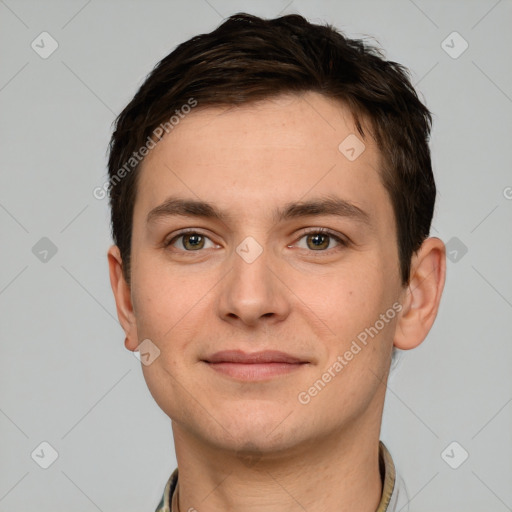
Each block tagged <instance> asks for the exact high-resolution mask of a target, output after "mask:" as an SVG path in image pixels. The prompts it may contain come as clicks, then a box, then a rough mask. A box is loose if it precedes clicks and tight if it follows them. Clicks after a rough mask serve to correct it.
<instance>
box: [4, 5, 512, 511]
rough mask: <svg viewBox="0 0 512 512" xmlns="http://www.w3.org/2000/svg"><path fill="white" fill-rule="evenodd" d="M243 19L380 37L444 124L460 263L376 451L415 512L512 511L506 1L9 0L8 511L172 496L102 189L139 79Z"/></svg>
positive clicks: (168, 457) (449, 209) (139, 503)
mask: <svg viewBox="0 0 512 512" xmlns="http://www.w3.org/2000/svg"><path fill="white" fill-rule="evenodd" d="M243 10H245V11H248V12H250V13H254V14H258V15H262V16H266V17H274V16H277V15H278V14H284V13H292V12H298V13H301V14H303V15H304V16H306V17H307V18H309V19H310V20H311V21H316V22H324V21H327V22H329V23H331V24H334V25H335V26H337V27H338V28H339V29H341V30H343V31H345V32H346V33H347V34H348V35H351V36H357V37H360V36H365V35H370V36H373V37H375V38H376V40H377V41H378V42H379V43H380V45H381V46H382V47H383V48H384V49H385V51H386V54H387V56H388V58H390V59H392V60H396V61H398V62H400V63H402V64H404V65H406V66H407V67H409V68H410V70H411V72H412V76H413V82H414V83H415V84H416V85H417V88H418V90H419V91H420V93H421V95H422V97H424V98H425V101H426V103H427V106H428V107H429V108H430V109H431V110H432V111H433V112H434V115H435V117H434V129H433V136H432V156H433V163H434V169H435V174H436V179H437V183H438V188H439V198H438V203H437V209H436V215H435V219H434V229H433V231H432V234H433V235H437V236H439V237H441V238H442V239H443V240H444V241H445V242H448V241H449V240H451V239H452V238H454V237H455V240H452V241H451V242H450V244H451V245H449V250H450V251H452V259H454V261H448V276H447V283H446V288H445V292H444V297H443V300H442V304H441V310H440V313H439V316H438V319H437V323H436V324H435V327H434V328H433V330H432V332H431V334H430V335H429V337H428V339H427V341H426V342H425V343H424V344H423V345H421V346H420V347H419V348H418V349H416V350H414V351H411V352H409V353H404V354H402V358H401V359H400V360H399V363H398V366H397V368H396V370H395V371H394V373H393V375H392V377H391V379H390V382H389V390H388V394H387V398H386V407H385V416H384V423H383V429H382V436H381V438H382V439H383V440H384V442H385V443H386V444H387V446H388V448H389V449H390V451H391V453H392V454H393V457H394V459H395V462H396V465H397V467H398V470H399V471H400V473H401V474H402V475H403V478H404V481H405V483H406V485H407V489H408V493H409V497H410V499H411V502H410V509H411V511H416V512H425V511H432V510H436V511H437V512H445V511H446V512H448V511H450V512H453V511H462V510H464V511H466V512H476V511H484V510H485V511H486V512H487V511H497V512H501V511H505V510H512V485H511V484H512V429H511V420H512V404H511V401H512V384H511V383H512V377H511V371H510V368H511V365H512V343H511V342H512V339H511V338H512V335H511V333H512V272H511V263H510V262H511V254H512V230H511V226H512V223H511V221H512V200H511V199H510V198H512V188H507V187H512V172H511V169H512V149H511V135H512V72H511V66H510V62H511V53H512V52H511V48H512V30H511V28H512V2H511V1H510V0H501V1H496V0H489V1H483V0H482V1H451V2H447V1H427V0H423V1H421V0H415V1H414V2H413V1H412V0H396V1H387V2H383V1H380V2H377V1H375V2H371V1H358V2H348V1H334V0H323V1H317V2H307V1H301V0H293V1H292V2H289V0H279V1H263V2H254V1H253V2H249V1H236V2H235V1H228V0H208V1H206V0H191V1H187V2H184V1H181V2H177V1H166V2H163V1H146V2H142V1H137V2H135V1H124V2H121V1H103V2H101V1H99V0H92V1H82V0H81V1H60V2H59V1H44V2H43V1H35V0H33V1H28V0H26V1H24V0H17V1H16V0H4V1H2V0H0V22H1V30H0V48H1V63H2V66H1V69H0V140H1V144H2V152H1V155H2V158H1V187H0V223H1V233H2V246H1V247H2V250H1V266H0V311H1V313H0V314H1V323H0V329H1V331H0V335H1V357H0V439H1V444H0V512H7V511H8V512H17V511H22V510H27V509H31V510H32V509H34V510H35V509H37V510H38V512H55V511H59V510H73V511H76V512H79V511H96V510H100V511H105V512H107V511H109V512H110V511H112V512H115V511H125V512H129V511H142V510H148V511H150V510H151V511H152V510H154V508H155V506H156V504H157V503H158V501H159V499H160V497H161V493H162V490H163V486H164V484H165V482H166V480H167V478H168V476H169V474H170V472H171V471H172V470H173V469H174V467H175V462H176V461H175V455H174V448H173V443H172V436H171V428H170V427H171V425H170V420H169V419H168V418H167V416H166V415H165V414H164V413H163V412H162V411H161V410H160V409H159V408H158V406H157V405H156V403H154V401H153V399H152V397H151V395H150V394H149V391H148V390H147V387H146V384H145V382H144V380H143V377H142V372H141V368H140V362H139V361H138V360H137V359H136V358H135V357H134V356H133V354H132V353H131V352H129V351H127V350H126V349H125V348H124V344H123V341H124V335H123V332H122V330H121V328H120V326H119V323H118V321H117V316H116V312H115V305H114V300H113V296H112V292H111V289H110V283H109V278H108V271H107V259H106V251H107V248H108V247H109V245H110V243H111V239H110V232H109V210H108V205H107V200H106V199H104V200H97V199H95V198H94V197H93V194H92V191H93V189H94V188H95V187H97V186H101V185H102V184H103V183H104V181H105V179H106V147H107V143H108V139H109V136H110V133H111V123H112V121H113V120H114V117H115V115H116V114H117V113H119V112H120V110H121V109H122V108H123V107H124V106H125V104H126V103H127V102H128V101H129V99H130V98H131V97H132V95H133V94H134V93H135V91H136V89H137V87H138V86H139V85H140V84H141V82H142V80H143V79H144V77H145V75H146V74H147V73H148V72H149V71H150V70H151V68H152V67H153V66H154V65H155V64H156V62H157V61H158V60H160V59H161V58H162V57H164V56H165V55H166V54H167V53H169V52H170V51H171V50H172V49H173V48H174V47H175V46H176V45H177V44H178V43H179V42H182V41H184V40H186V39H188V38H190V37H191V36H193V35H195V34H198V33H201V32H206V31H210V30H212V29H213V28H214V27H216V26H217V25H218V24H219V23H220V22H221V21H222V19H223V18H224V17H227V16H228V15H230V14H233V13H235V12H238V11H243ZM43 31H47V32H48V33H50V34H51V36H52V37H53V38H54V39H55V40H56V41H57V42H58V45H59V46H58V49H57V50H56V51H55V52H54V53H53V54H52V55H51V56H50V57H48V58H47V59H43V58H41V57H40V56H39V55H38V54H37V53H36V52H35V51H34V50H33V49H32V48H31V43H32V41H34V40H36V42H37V41H38V40H39V41H40V39H37V38H38V36H39V34H41V32H43ZM453 31H457V32H458V33H459V34H460V35H461V36H462V37H463V38H464V40H465V41H467V43H468V44H469V47H468V48H467V50H466V51H465V52H464V53H462V54H461V55H460V56H459V57H458V58H453V57H451V56H450V55H449V54H448V53H447V52H446V51H445V49H446V45H449V46H451V47H452V48H451V50H450V51H451V52H452V53H453V52H457V51H460V49H461V48H462V44H463V42H462V40H461V39H457V36H456V39H453V37H452V38H451V39H448V40H447V42H445V43H444V45H445V46H444V47H443V46H442V42H443V41H444V40H445V39H446V38H447V36H448V35H449V34H451V33H452V32H453ZM45 46H46V48H48V45H47V44H45ZM507 197H508V198H507ZM43 237H47V238H48V239H49V240H51V242H52V243H53V244H54V245H55V246H56V248H57V252H56V254H54V255H52V253H51V252H49V253H48V254H47V255H46V261H41V260H40V258H41V257H43V255H44V253H41V252H40V251H42V250H43V249H44V248H45V247H46V245H45V244H48V242H47V241H42V242H39V241H40V239H41V238H43ZM38 242H39V244H40V245H36V244H38ZM41 244H42V245H41ZM462 244H463V245H462ZM34 246H36V249H34V252H35V253H36V254H34V252H33V247H34ZM464 247H466V248H467V253H465V254H464V250H465V249H464ZM38 251H39V252H38ZM453 251H455V252H453ZM43 441H46V442H48V443H50V445H51V446H53V447H54V449H55V450H56V451H57V452H58V458H57V460H56V461H55V462H54V463H53V464H52V465H51V466H50V467H49V468H48V469H42V468H41V467H40V466H39V465H38V464H37V463H36V462H35V461H34V460H33V458H31V453H32V452H33V451H34V450H36V449H38V450H39V451H37V450H36V453H39V455H40V458H39V460H42V459H44V457H49V451H48V449H46V451H45V450H44V449H43V452H41V448H40V447H39V445H40V443H41V442H43ZM452 441H456V442H457V443H459V444H460V446H462V447H463V449H465V450H466V451H467V452H468V453H469V458H468V459H467V460H466V461H465V462H464V463H463V464H462V465H460V467H458V469H452V468H451V467H450V466H449V465H448V464H447V463H446V462H445V460H446V456H445V459H443V457H442V456H441V453H442V452H443V450H444V449H445V448H446V447H447V446H448V445H449V444H450V443H451V442H452ZM42 453H44V456H43V455H42ZM461 453H462V451H461V449H460V448H458V447H457V448H456V449H455V450H454V451H453V452H451V451H449V454H450V456H451V457H450V461H451V462H452V464H453V463H454V461H455V463H456V462H457V461H460V457H461ZM34 458H35V459H37V457H34Z"/></svg>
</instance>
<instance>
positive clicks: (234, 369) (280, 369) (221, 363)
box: [203, 350, 309, 381]
mask: <svg viewBox="0 0 512 512" xmlns="http://www.w3.org/2000/svg"><path fill="white" fill-rule="evenodd" d="M203 362H205V363H207V364H208V365H209V366H210V367H211V368H212V369H214V370H216V371H217V372H220V373H222V374H224V375H226V376H229V377H231V378H234V379H236V380H245V381H257V380H268V379H270V378H273V377H277V376H279V375H285V374H289V373H290V372H293V371H296V370H297V369H299V368H302V367H303V366H304V365H306V364H307V363H309V361H307V360H306V359H303V358H300V357H296V356H292V355H290V354H286V353H284V352H280V351H277V350H263V351H260V352H251V353H247V352H243V351H242V350H221V351H220V352H216V353H215V354H212V355H211V356H208V357H207V358H206V359H203Z"/></svg>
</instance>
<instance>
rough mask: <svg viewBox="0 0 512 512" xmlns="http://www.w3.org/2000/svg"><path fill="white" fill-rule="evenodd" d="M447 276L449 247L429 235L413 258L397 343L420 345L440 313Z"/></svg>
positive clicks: (401, 345)
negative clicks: (446, 247)
mask: <svg viewBox="0 0 512 512" xmlns="http://www.w3.org/2000/svg"><path fill="white" fill-rule="evenodd" d="M445 276H446V249H445V246H444V243H443V242H442V240H440V239H439V238H435V237H432V238H427V239H426V240H425V241H424V242H423V244H422V245H421V247H420V248H419V250H418V251H417V252H416V253H415V255H414V256H413V258H412V262H411V277H410V281H409V285H408V286H407V287H406V288H404V292H403V295H402V305H403V309H402V311H401V313H400V317H399V320H398V322H397V326H396V331H395V338H394V346H395V347H397V348H399V349H401V350H409V349H411V348H415V347H417V346H418V345H419V344H420V343H421V342H422V341H423V340H424V339H425V338H426V336H427V334H428V332H429V331H430V328H431V327H432V324H433V323H434V320H435V318H436V316H437V311H438V309H439V303H440V301H441V294H442V292H443V288H444V282H445Z"/></svg>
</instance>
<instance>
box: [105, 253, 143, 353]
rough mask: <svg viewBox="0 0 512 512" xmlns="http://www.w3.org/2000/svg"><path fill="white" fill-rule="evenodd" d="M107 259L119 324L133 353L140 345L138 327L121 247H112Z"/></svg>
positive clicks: (126, 343)
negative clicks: (124, 272) (125, 274)
mask: <svg viewBox="0 0 512 512" xmlns="http://www.w3.org/2000/svg"><path fill="white" fill-rule="evenodd" d="M107 257H108V266H109V274H110V285H111V287H112V292H113V293H114V299H115V301H116V309H117V317H118V318H119V323H120V324H121V327H122V328H123V330H124V332H125V334H126V339H125V346H126V348H127V349H128V350H132V351H133V350H135V349H136V348H137V345H138V341H137V340H138V338H137V327H136V323H135V315H134V312H133V304H132V299H131V290H130V287H129V286H128V283H127V282H126V280H125V278H124V274H123V261H122V258H121V253H120V251H119V247H117V245H113V246H112V247H110V248H109V250H108V253H107Z"/></svg>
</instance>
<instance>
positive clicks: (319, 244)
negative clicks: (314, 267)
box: [306, 233, 330, 251]
mask: <svg viewBox="0 0 512 512" xmlns="http://www.w3.org/2000/svg"><path fill="white" fill-rule="evenodd" d="M306 240H307V245H308V248H309V249H312V250H313V251H316V250H317V249H327V248H328V247H329V241H330V236H329V235H324V234H323V233H315V234H313V235H307V237H306Z"/></svg>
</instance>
